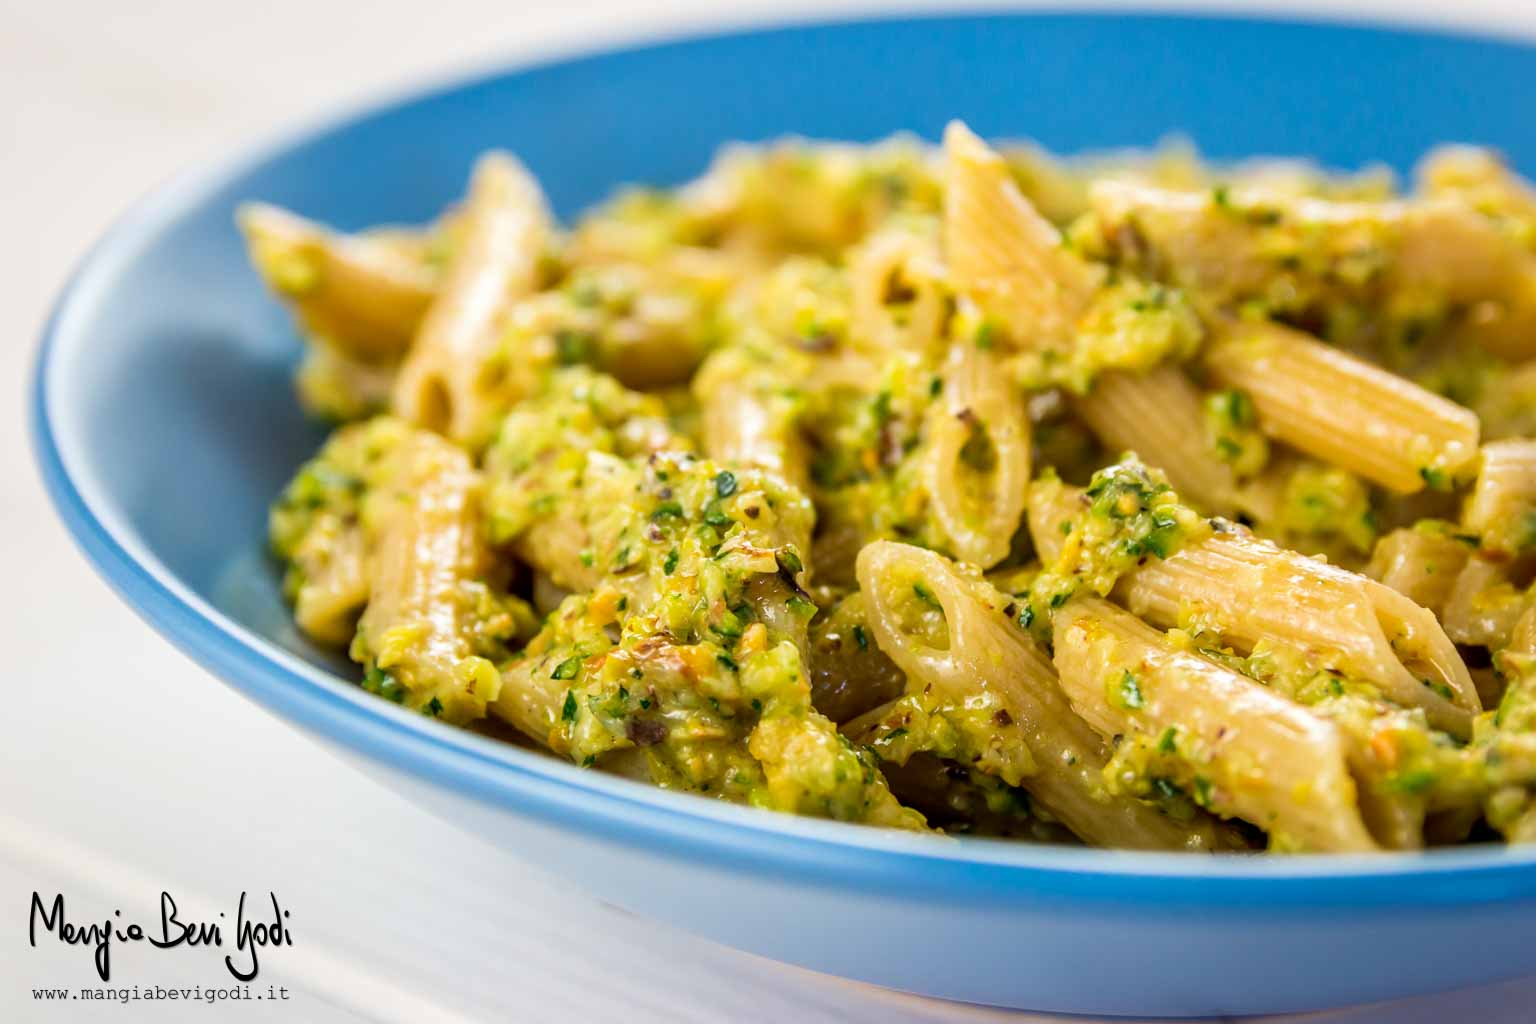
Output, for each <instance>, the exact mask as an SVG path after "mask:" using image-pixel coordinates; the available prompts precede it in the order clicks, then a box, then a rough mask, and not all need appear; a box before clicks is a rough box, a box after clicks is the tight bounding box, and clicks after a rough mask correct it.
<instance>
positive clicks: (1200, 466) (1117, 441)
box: [1072, 366, 1240, 515]
mask: <svg viewBox="0 0 1536 1024" xmlns="http://www.w3.org/2000/svg"><path fill="white" fill-rule="evenodd" d="M1072 407H1073V409H1074V410H1075V411H1076V412H1077V414H1078V415H1079V416H1081V417H1082V418H1083V421H1084V422H1085V423H1087V424H1088V429H1090V430H1092V431H1093V433H1094V435H1095V436H1096V437H1098V439H1099V440H1100V441H1101V442H1102V443H1103V444H1104V446H1105V447H1106V448H1108V449H1109V450H1110V451H1113V452H1126V451H1132V452H1135V453H1136V454H1137V455H1138V456H1140V458H1141V460H1142V461H1143V462H1145V463H1147V464H1148V465H1150V466H1156V467H1157V468H1158V469H1161V470H1162V471H1163V472H1164V474H1166V475H1167V477H1168V482H1169V483H1171V484H1173V487H1174V490H1176V491H1178V492H1179V494H1180V495H1181V496H1182V497H1183V498H1185V499H1186V500H1187V501H1189V502H1191V503H1192V504H1194V505H1195V506H1196V507H1197V508H1199V509H1200V510H1201V511H1202V512H1205V513H1207V514H1210V515H1231V514H1233V513H1234V512H1236V511H1237V509H1238V507H1239V504H1240V498H1239V493H1238V487H1237V481H1236V479H1235V478H1234V477H1233V474H1232V467H1231V466H1229V465H1228V464H1227V463H1225V462H1223V461H1222V460H1221V459H1219V458H1217V457H1216V453H1215V452H1214V451H1212V449H1211V446H1210V445H1209V444H1208V443H1207V442H1206V437H1205V414H1204V411H1203V409H1202V407H1201V396H1200V392H1199V390H1198V389H1197V388H1196V387H1195V386H1194V384H1193V383H1192V382H1191V381H1190V379H1189V377H1188V375H1187V374H1185V372H1184V371H1183V370H1182V369H1180V368H1179V367H1177V366H1160V367H1157V368H1156V369H1153V370H1150V371H1148V372H1146V373H1131V372H1127V371H1111V372H1109V373H1104V374H1101V375H1100V376H1099V378H1098V379H1097V380H1096V381H1094V384H1093V390H1092V391H1090V392H1089V393H1088V394H1086V395H1084V396H1083V397H1081V398H1078V399H1075V400H1074V401H1073V403H1072Z"/></svg>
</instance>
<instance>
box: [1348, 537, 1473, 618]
mask: <svg viewBox="0 0 1536 1024" xmlns="http://www.w3.org/2000/svg"><path fill="white" fill-rule="evenodd" d="M1474 542H1475V539H1474ZM1471 554H1472V547H1471V546H1470V545H1469V544H1468V543H1467V538H1466V536H1465V535H1457V534H1456V533H1455V531H1454V528H1451V527H1449V524H1440V527H1439V528H1436V524H1435V523H1433V522H1432V521H1429V520H1426V521H1425V526H1424V527H1423V528H1408V529H1401V530H1393V531H1392V532H1391V533H1389V534H1387V535H1386V536H1385V537H1383V538H1381V540H1379V541H1377V542H1376V550H1375V552H1374V553H1373V554H1372V555H1371V562H1370V564H1369V565H1368V566H1366V567H1365V575H1367V576H1369V577H1370V578H1371V579H1373V580H1379V581H1380V582H1381V583H1383V584H1385V585H1386V586H1389V587H1391V588H1392V589H1393V590H1395V591H1397V592H1398V593H1399V594H1402V595H1403V596H1404V597H1406V598H1408V600H1410V601H1412V602H1413V603H1414V604H1416V605H1420V606H1421V607H1424V608H1428V609H1429V610H1430V611H1432V612H1434V613H1435V614H1436V615H1443V614H1444V610H1445V604H1446V601H1447V600H1448V599H1449V598H1450V596H1451V591H1452V589H1453V588H1454V587H1455V585H1456V579H1457V577H1458V576H1459V575H1460V574H1461V570H1462V569H1463V568H1464V567H1465V566H1466V564H1467V559H1468V558H1469V557H1471Z"/></svg>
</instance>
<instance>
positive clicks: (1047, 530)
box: [1025, 477, 1087, 565]
mask: <svg viewBox="0 0 1536 1024" xmlns="http://www.w3.org/2000/svg"><path fill="white" fill-rule="evenodd" d="M1025 502H1026V509H1025V514H1026V522H1027V523H1028V524H1029V538H1030V540H1031V541H1033V542H1034V545H1035V557H1037V558H1039V559H1040V561H1041V562H1042V563H1043V564H1045V565H1050V564H1051V563H1052V562H1054V561H1056V557H1057V556H1058V555H1060V554H1061V550H1062V548H1063V547H1064V546H1065V545H1066V531H1067V530H1068V529H1069V528H1070V527H1071V525H1072V517H1073V516H1075V515H1077V514H1078V513H1079V512H1081V511H1082V510H1083V509H1084V508H1085V507H1087V506H1086V502H1085V500H1084V498H1083V489H1082V488H1081V487H1073V486H1072V485H1070V484H1065V483H1062V482H1061V481H1060V480H1058V479H1055V478H1054V477H1046V478H1042V479H1040V480H1037V481H1035V482H1034V484H1032V485H1031V486H1030V488H1029V494H1028V495H1027V496H1026V498H1025Z"/></svg>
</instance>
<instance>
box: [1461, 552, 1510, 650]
mask: <svg viewBox="0 0 1536 1024" xmlns="http://www.w3.org/2000/svg"><path fill="white" fill-rule="evenodd" d="M1526 605H1527V600H1526V597H1525V594H1524V593H1523V591H1522V590H1521V589H1519V588H1517V587H1516V586H1515V585H1514V583H1513V582H1512V580H1511V567H1510V565H1509V563H1508V561H1507V560H1505V559H1502V558H1497V559H1495V558H1484V557H1483V556H1481V555H1473V556H1472V557H1471V558H1470V559H1468V561H1467V564H1466V565H1465V566H1464V567H1463V568H1462V570H1461V572H1460V573H1459V574H1458V575H1457V577H1456V585H1455V586H1453V587H1452V588H1451V593H1450V595H1449V596H1448V597H1447V598H1446V599H1445V608H1444V610H1442V612H1441V613H1440V617H1441V620H1442V621H1443V622H1444V623H1445V632H1446V633H1447V635H1449V636H1450V638H1451V639H1452V640H1454V641H1456V642H1457V643H1459V644H1469V645H1474V646H1478V647H1487V648H1488V649H1489V650H1495V651H1496V650H1499V649H1500V648H1502V647H1504V646H1505V645H1507V644H1508V643H1509V638H1510V635H1511V634H1512V633H1513V631H1514V628H1515V624H1516V623H1517V622H1519V620H1520V616H1521V615H1522V614H1523V613H1524V612H1525V609H1526Z"/></svg>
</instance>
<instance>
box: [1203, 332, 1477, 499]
mask: <svg viewBox="0 0 1536 1024" xmlns="http://www.w3.org/2000/svg"><path fill="white" fill-rule="evenodd" d="M1205 367H1206V369H1207V370H1209V371H1210V373H1211V374H1212V376H1213V377H1215V379H1216V380H1217V381H1219V382H1220V383H1221V384H1223V385H1224V386H1226V387H1231V388H1239V389H1242V390H1243V391H1244V392H1246V393H1247V394H1248V395H1250V396H1251V397H1252V399H1253V404H1254V406H1255V407H1256V408H1257V410H1258V416H1259V423H1260V425H1261V426H1262V427H1263V429H1264V432H1265V433H1266V434H1268V435H1269V436H1271V437H1274V438H1277V439H1279V440H1281V441H1285V442H1286V443H1287V444H1291V445H1294V446H1295V447H1297V448H1299V449H1301V450H1302V451H1303V452H1306V453H1307V454H1308V455H1312V456H1314V457H1316V458H1319V459H1322V460H1324V461H1326V462H1331V463H1334V464H1336V465H1339V466H1342V467H1344V468H1345V469H1349V470H1353V471H1354V472H1356V473H1359V474H1360V475H1361V476H1363V477H1365V478H1366V479H1369V480H1373V481H1375V482H1376V483H1379V484H1381V485H1383V486H1385V487H1390V488H1392V489H1393V490H1395V491H1399V492H1402V493H1409V492H1412V491H1416V490H1419V489H1420V488H1422V487H1424V486H1425V485H1426V483H1428V484H1430V485H1432V486H1436V487H1439V488H1444V487H1447V486H1449V484H1450V482H1451V481H1453V480H1454V479H1456V478H1457V476H1458V475H1459V474H1461V473H1463V472H1465V471H1466V470H1467V468H1468V467H1469V465H1470V464H1471V462H1472V461H1473V460H1474V459H1475V458H1476V456H1477V440H1478V421H1477V417H1476V415H1474V414H1473V413H1472V412H1470V411H1469V410H1467V409H1463V408H1461V407H1460V406H1458V405H1455V404H1454V403H1452V402H1449V401H1446V400H1445V399H1443V398H1440V397H1439V396H1437V395H1434V394H1431V393H1430V392H1428V391H1425V390H1423V389H1421V388H1419V387H1416V386H1415V385H1413V384H1411V383H1409V382H1408V381H1406V380H1403V379H1402V378H1400V377H1397V376H1394V375H1393V374H1390V373H1387V372H1386V371H1384V370H1381V369H1378V368H1377V367H1375V366H1372V365H1371V364H1369V363H1366V362H1364V361H1363V360H1359V359H1356V358H1354V357H1353V356H1349V355H1346V354H1345V353H1343V352H1341V351H1339V350H1338V349H1335V348H1332V347H1330V346H1327V345H1324V344H1322V343H1321V342H1318V341H1314V340H1313V339H1311V338H1308V337H1306V336H1305V335H1303V334H1300V333H1299V332H1296V331H1293V330H1289V329H1287V328H1284V327H1281V326H1279V325H1276V324H1268V323H1254V322H1248V321H1227V322H1225V323H1224V324H1223V326H1222V329H1221V331H1220V332H1219V333H1218V335H1217V337H1216V338H1215V340H1214V342H1213V344H1212V345H1211V347H1210V348H1209V350H1207V352H1206V354H1205Z"/></svg>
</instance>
